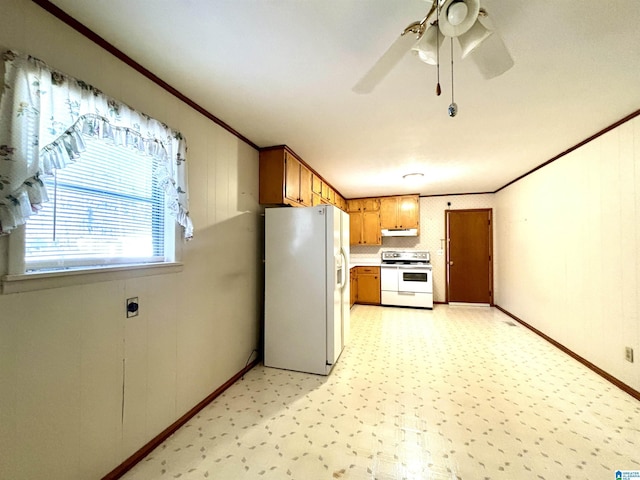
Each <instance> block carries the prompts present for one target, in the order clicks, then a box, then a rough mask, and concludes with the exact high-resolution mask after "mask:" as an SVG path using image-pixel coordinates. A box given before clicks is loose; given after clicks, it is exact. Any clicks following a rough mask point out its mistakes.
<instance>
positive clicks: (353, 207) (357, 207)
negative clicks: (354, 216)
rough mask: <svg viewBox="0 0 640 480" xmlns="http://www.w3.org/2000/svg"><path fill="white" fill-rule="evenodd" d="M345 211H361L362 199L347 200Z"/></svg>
mask: <svg viewBox="0 0 640 480" xmlns="http://www.w3.org/2000/svg"><path fill="white" fill-rule="evenodd" d="M347 211H348V212H349V213H351V212H361V211H362V201H361V200H347Z"/></svg>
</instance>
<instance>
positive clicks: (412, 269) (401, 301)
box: [380, 250, 433, 308]
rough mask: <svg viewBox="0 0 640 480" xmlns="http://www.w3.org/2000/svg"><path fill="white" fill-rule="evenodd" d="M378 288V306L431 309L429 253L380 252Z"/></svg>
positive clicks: (431, 278)
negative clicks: (379, 290)
mask: <svg viewBox="0 0 640 480" xmlns="http://www.w3.org/2000/svg"><path fill="white" fill-rule="evenodd" d="M380 288H381V295H380V300H381V303H382V305H394V306H400V307H421V308H433V275H432V267H431V256H430V254H429V252H427V251H417V250H409V251H384V252H382V254H381V265H380Z"/></svg>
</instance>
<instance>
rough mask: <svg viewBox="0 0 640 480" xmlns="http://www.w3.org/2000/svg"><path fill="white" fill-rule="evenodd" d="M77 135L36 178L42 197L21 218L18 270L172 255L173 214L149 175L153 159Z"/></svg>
mask: <svg viewBox="0 0 640 480" xmlns="http://www.w3.org/2000/svg"><path fill="white" fill-rule="evenodd" d="M84 139H85V147H86V150H85V151H84V152H82V154H81V156H80V158H79V159H78V160H77V161H76V162H74V163H71V164H70V165H68V166H67V167H66V168H64V169H60V170H55V171H54V175H53V176H48V177H44V178H42V180H43V181H44V183H45V187H46V189H47V192H48V194H49V202H46V203H43V204H42V208H41V210H40V211H39V212H38V214H37V215H32V216H31V217H30V218H29V221H28V222H27V226H26V234H25V269H26V271H27V272H29V271H42V270H50V269H60V268H78V267H93V266H103V265H114V264H131V263H148V262H165V261H172V260H173V259H174V246H173V241H174V235H173V233H172V232H173V228H174V227H173V225H174V222H175V220H174V219H173V218H171V217H170V216H169V215H168V214H167V212H166V211H165V202H164V195H163V192H162V190H161V188H160V186H159V184H158V181H157V178H156V176H155V175H154V173H155V172H156V171H157V170H158V168H159V161H158V159H157V158H155V157H153V156H151V155H145V154H144V153H141V152H139V151H136V150H134V149H132V148H128V147H125V146H122V145H119V146H116V145H114V144H113V143H110V142H107V141H104V140H99V139H96V138H94V137H90V136H88V135H84ZM165 223H167V225H165Z"/></svg>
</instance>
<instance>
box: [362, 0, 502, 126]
mask: <svg viewBox="0 0 640 480" xmlns="http://www.w3.org/2000/svg"><path fill="white" fill-rule="evenodd" d="M428 1H429V0H428ZM447 37H448V38H449V39H450V41H451V44H452V47H453V39H454V38H455V39H456V40H457V41H458V44H459V45H460V50H461V56H462V58H463V59H464V58H467V57H469V58H470V59H471V60H472V61H473V62H474V63H475V64H476V66H477V67H478V69H479V70H480V73H481V74H482V76H483V77H484V78H486V79H490V78H494V77H497V76H499V75H502V74H503V73H505V72H506V71H507V70H509V69H510V68H511V67H512V66H513V59H512V58H511V55H510V54H509V51H508V50H507V47H506V45H505V44H504V42H503V41H502V39H501V38H500V36H499V35H498V34H497V33H496V32H495V28H494V27H493V25H492V24H491V21H490V19H489V16H488V14H487V11H486V10H485V9H484V8H482V7H481V6H480V0H433V2H432V5H431V8H430V10H429V12H428V13H427V15H426V16H425V17H424V18H423V19H422V20H420V21H416V22H413V23H411V24H410V25H408V26H407V27H406V28H405V29H404V31H403V32H402V33H401V34H400V36H399V37H398V38H397V39H396V40H395V41H394V42H393V43H392V44H391V46H390V47H389V48H388V49H387V51H386V52H385V53H384V54H383V55H382V57H380V58H379V59H378V61H377V62H376V63H375V64H374V65H373V67H371V69H369V71H368V72H367V73H366V74H365V75H364V76H363V77H362V78H361V79H360V80H359V81H358V83H356V84H355V86H354V87H353V91H354V92H356V93H363V94H364V93H370V92H372V91H373V89H374V88H375V87H376V86H377V85H378V84H379V83H380V82H381V81H382V80H383V79H384V78H385V77H386V76H387V74H388V73H389V72H390V71H391V70H392V69H393V68H394V67H395V66H396V64H397V63H398V62H399V61H400V60H401V59H402V57H404V55H405V54H406V53H407V52H408V51H409V50H413V51H414V52H415V53H416V54H417V56H418V57H419V58H420V60H422V61H423V62H425V63H428V64H430V65H437V66H438V69H439V66H440V47H441V45H442V44H443V43H444V40H445V38H447ZM451 64H452V68H453V57H452V58H451ZM438 71H439V70H438ZM436 94H437V95H440V82H439V80H438V84H437V87H436ZM452 107H455V108H454V112H453V115H452ZM456 112H457V105H455V102H453V99H452V102H451V105H450V106H449V115H450V116H452V117H453V116H455V113H456Z"/></svg>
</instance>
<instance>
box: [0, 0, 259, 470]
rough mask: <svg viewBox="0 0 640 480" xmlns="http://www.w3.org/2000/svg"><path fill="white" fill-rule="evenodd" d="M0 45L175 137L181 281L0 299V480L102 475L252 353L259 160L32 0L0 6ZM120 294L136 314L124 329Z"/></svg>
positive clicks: (1, 247)
mask: <svg viewBox="0 0 640 480" xmlns="http://www.w3.org/2000/svg"><path fill="white" fill-rule="evenodd" d="M0 46H1V47H4V48H7V47H8V48H12V49H16V50H19V51H22V52H25V53H29V54H31V55H34V56H37V57H39V58H41V59H42V60H44V61H45V62H47V63H49V64H50V65H51V66H52V67H55V68H57V69H60V70H62V71H64V72H66V73H68V74H70V75H72V76H75V77H77V78H80V79H83V80H85V81H87V82H89V83H91V84H93V85H95V86H96V87H98V88H100V89H102V90H103V91H104V92H105V93H106V94H108V95H111V96H113V97H115V98H118V99H120V100H122V101H124V102H126V103H128V104H129V105H131V106H132V107H134V108H136V109H138V110H140V111H143V112H145V113H147V114H149V115H151V116H154V117H156V118H158V119H159V120H162V121H164V122H165V123H167V124H168V125H170V126H171V127H172V128H175V129H177V130H180V131H181V132H182V133H183V134H184V135H185V137H186V138H187V141H188V146H189V152H188V165H189V184H190V199H191V205H190V211H191V217H192V219H193V222H194V225H195V236H194V239H193V240H192V241H191V242H188V243H187V244H185V245H184V246H183V251H182V260H183V262H184V268H183V270H182V271H181V272H179V273H170V274H163V275H155V276H144V277H138V278H119V279H114V280H110V281H105V282H99V283H90V284H85V285H78V286H72V287H61V288H53V289H48V290H40V291H36V292H28V293H16V294H9V295H0V478H2V479H11V480H37V479H47V480H54V479H61V480H74V479H82V480H87V479H96V478H101V477H102V476H103V475H104V474H106V473H107V472H109V471H110V470H111V469H113V468H114V467H116V466H117V465H118V464H120V463H121V462H122V461H123V460H124V459H125V458H127V457H128V456H129V455H131V454H132V453H133V452H134V451H135V450H136V449H138V448H139V447H141V446H142V445H143V444H145V443H146V442H147V441H149V440H150V439H151V438H153V437H154V436H155V435H156V434H158V433H159V432H160V431H162V430H163V429H164V428H166V427H167V426H168V425H170V424H171V423H172V422H173V421H175V420H176V419H177V418H179V417H180V416H181V415H183V414H184V413H185V412H186V411H188V410H189V409H190V408H192V407H193V406H194V405H196V404H197V403H198V402H199V401H201V400H202V399H203V398H205V397H206V396H207V395H208V394H209V393H211V392H212V391H214V390H215V389H216V388H218V387H219V386H220V385H222V384H223V383H224V382H225V381H226V380H228V379H229V378H230V377H232V376H233V375H234V374H235V373H237V372H238V371H240V370H241V369H242V368H243V367H244V365H245V362H246V361H247V358H248V357H249V355H250V354H251V352H252V350H253V349H254V348H257V345H258V338H259V318H260V305H261V288H262V286H261V278H262V267H261V265H262V262H261V249H262V247H261V245H262V240H261V239H262V220H261V217H260V213H261V212H262V209H261V208H260V206H259V205H258V200H257V199H258V153H257V151H255V150H254V149H253V148H251V147H249V146H247V145H246V144H245V143H243V142H241V141H239V140H238V139H237V138H236V137H234V136H233V135H231V134H229V133H228V132H226V131H225V130H223V129H222V128H220V127H219V126H217V125H215V124H214V123H213V122H211V121H209V120H207V119H206V118H204V117H203V116H201V115H200V114H198V113H197V112H195V111H194V110H192V109H191V108H189V107H188V106H186V105H185V104H183V103H181V102H180V101H178V100H177V99H175V98H174V97H172V96H171V95H169V94H167V93H166V92H165V91H164V90H162V89H160V88H159V87H157V86H156V85H154V84H153V83H151V82H150V81H149V80H147V79H145V78H144V77H142V76H141V75H139V74H138V73H136V72H135V71H133V70H132V69H130V68H129V67H127V66H126V65H124V64H123V63H122V62H120V61H119V60H117V59H115V58H114V57H112V56H111V55H109V54H107V53H106V52H104V51H103V50H101V49H100V48H99V47H97V46H96V45H94V44H93V43H91V42H89V41H88V40H86V39H85V38H84V37H82V36H80V35H79V34H77V33H75V32H74V31H73V30H71V29H70V28H68V27H66V26H65V25H64V24H62V23H61V22H59V21H58V20H56V19H55V18H54V17H52V16H51V15H50V14H48V13H46V12H45V11H44V10H42V9H41V8H40V7H38V6H36V5H35V4H34V3H32V2H31V1H28V0H2V7H1V8H0ZM213 113H214V114H215V112H213ZM6 243H7V242H6V238H2V239H0V255H2V256H5V255H6ZM4 263H5V262H4V258H3V259H2V261H0V265H1V264H4ZM1 273H2V272H0V274H1ZM132 296H137V297H139V299H140V315H139V316H138V317H136V318H134V319H129V320H126V319H125V311H124V304H125V299H126V298H128V297H132ZM123 361H124V368H123ZM125 379H126V380H125ZM123 383H124V407H125V408H124V419H123V418H122V405H123Z"/></svg>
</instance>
